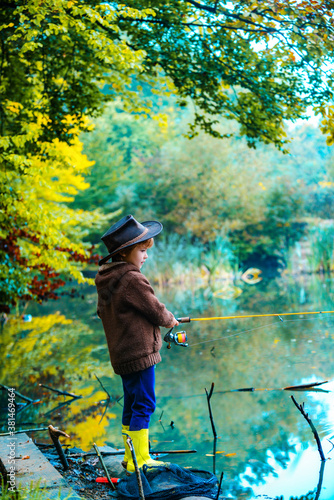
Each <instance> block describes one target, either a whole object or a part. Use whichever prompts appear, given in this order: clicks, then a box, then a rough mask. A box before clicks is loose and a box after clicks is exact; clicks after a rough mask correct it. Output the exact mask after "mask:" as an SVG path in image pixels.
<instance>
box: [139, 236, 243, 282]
mask: <svg viewBox="0 0 334 500" xmlns="http://www.w3.org/2000/svg"><path fill="white" fill-rule="evenodd" d="M234 263H235V259H234V257H233V253H232V251H231V248H230V243H229V242H228V240H227V239H226V238H224V237H219V238H217V239H216V240H215V241H213V242H210V243H208V244H206V245H203V244H202V243H200V242H198V241H195V242H189V241H187V240H186V239H185V238H184V237H181V236H180V235H178V234H172V235H169V236H168V237H163V236H162V237H159V239H158V240H157V242H156V243H155V244H154V246H153V247H152V248H151V249H150V250H149V259H148V261H147V263H146V265H145V270H144V273H145V274H147V276H148V277H149V279H150V280H151V281H152V283H157V284H159V285H164V284H171V283H172V284H182V285H188V286H191V285H194V284H195V283H196V284H198V283H200V284H206V283H208V284H210V283H211V282H212V281H214V280H217V279H227V278H231V277H232V276H233V274H234V267H233V266H234Z"/></svg>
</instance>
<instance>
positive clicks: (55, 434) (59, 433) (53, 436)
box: [48, 425, 70, 470]
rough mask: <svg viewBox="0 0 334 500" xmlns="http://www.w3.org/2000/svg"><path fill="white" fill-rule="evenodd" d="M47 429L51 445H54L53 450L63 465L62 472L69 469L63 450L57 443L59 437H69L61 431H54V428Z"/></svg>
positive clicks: (51, 426) (50, 426)
mask: <svg viewBox="0 0 334 500" xmlns="http://www.w3.org/2000/svg"><path fill="white" fill-rule="evenodd" d="M48 429H49V434H50V437H51V439H52V441H53V444H54V445H55V448H56V450H57V453H58V455H59V458H60V461H61V463H62V465H63V468H64V470H67V469H68V468H69V465H68V461H67V458H66V457H65V453H64V450H63V448H62V447H61V444H60V442H59V437H60V436H64V437H67V438H68V439H70V436H69V435H68V434H66V432H63V431H60V430H58V429H56V428H55V427H53V425H49V427H48Z"/></svg>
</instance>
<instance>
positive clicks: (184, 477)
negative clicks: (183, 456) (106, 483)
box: [117, 464, 218, 500]
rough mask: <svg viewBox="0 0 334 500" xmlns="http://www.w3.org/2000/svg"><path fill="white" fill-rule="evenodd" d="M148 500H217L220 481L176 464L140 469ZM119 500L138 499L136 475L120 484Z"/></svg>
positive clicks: (199, 471)
mask: <svg viewBox="0 0 334 500" xmlns="http://www.w3.org/2000/svg"><path fill="white" fill-rule="evenodd" d="M140 473H141V479H142V483H143V490H144V496H145V500H179V499H180V498H184V497H189V496H205V497H208V498H212V499H214V498H216V496H217V492H218V481H217V478H216V476H215V475H214V474H211V472H208V471H205V470H197V469H192V470H189V469H183V468H182V467H179V466H178V465H176V464H170V465H159V466H157V467H147V466H146V465H144V467H143V468H142V469H140ZM117 492H118V497H119V498H120V499H124V500H125V499H130V498H133V499H136V500H138V498H139V490H138V482H137V477H136V474H135V473H133V474H131V476H129V477H127V478H125V479H121V480H120V481H119V482H118V483H117Z"/></svg>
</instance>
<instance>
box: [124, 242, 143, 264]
mask: <svg viewBox="0 0 334 500" xmlns="http://www.w3.org/2000/svg"><path fill="white" fill-rule="evenodd" d="M147 250H148V249H147V248H146V247H145V246H143V245H136V246H135V247H133V249H132V250H131V252H130V253H128V254H127V255H125V256H124V257H123V258H124V260H125V261H126V262H129V263H130V264H134V265H135V266H137V267H139V269H140V268H141V266H142V265H143V264H144V262H145V260H146V259H147V257H148V255H147Z"/></svg>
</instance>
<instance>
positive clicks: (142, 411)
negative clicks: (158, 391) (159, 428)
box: [121, 366, 156, 431]
mask: <svg viewBox="0 0 334 500" xmlns="http://www.w3.org/2000/svg"><path fill="white" fill-rule="evenodd" d="M121 377H122V382H123V391H124V407H123V415H122V424H123V425H129V426H130V431H140V429H148V427H149V424H150V418H151V415H152V413H154V410H155V406H156V403H155V366H150V368H146V370H142V371H140V372H135V373H130V374H129V375H121Z"/></svg>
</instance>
